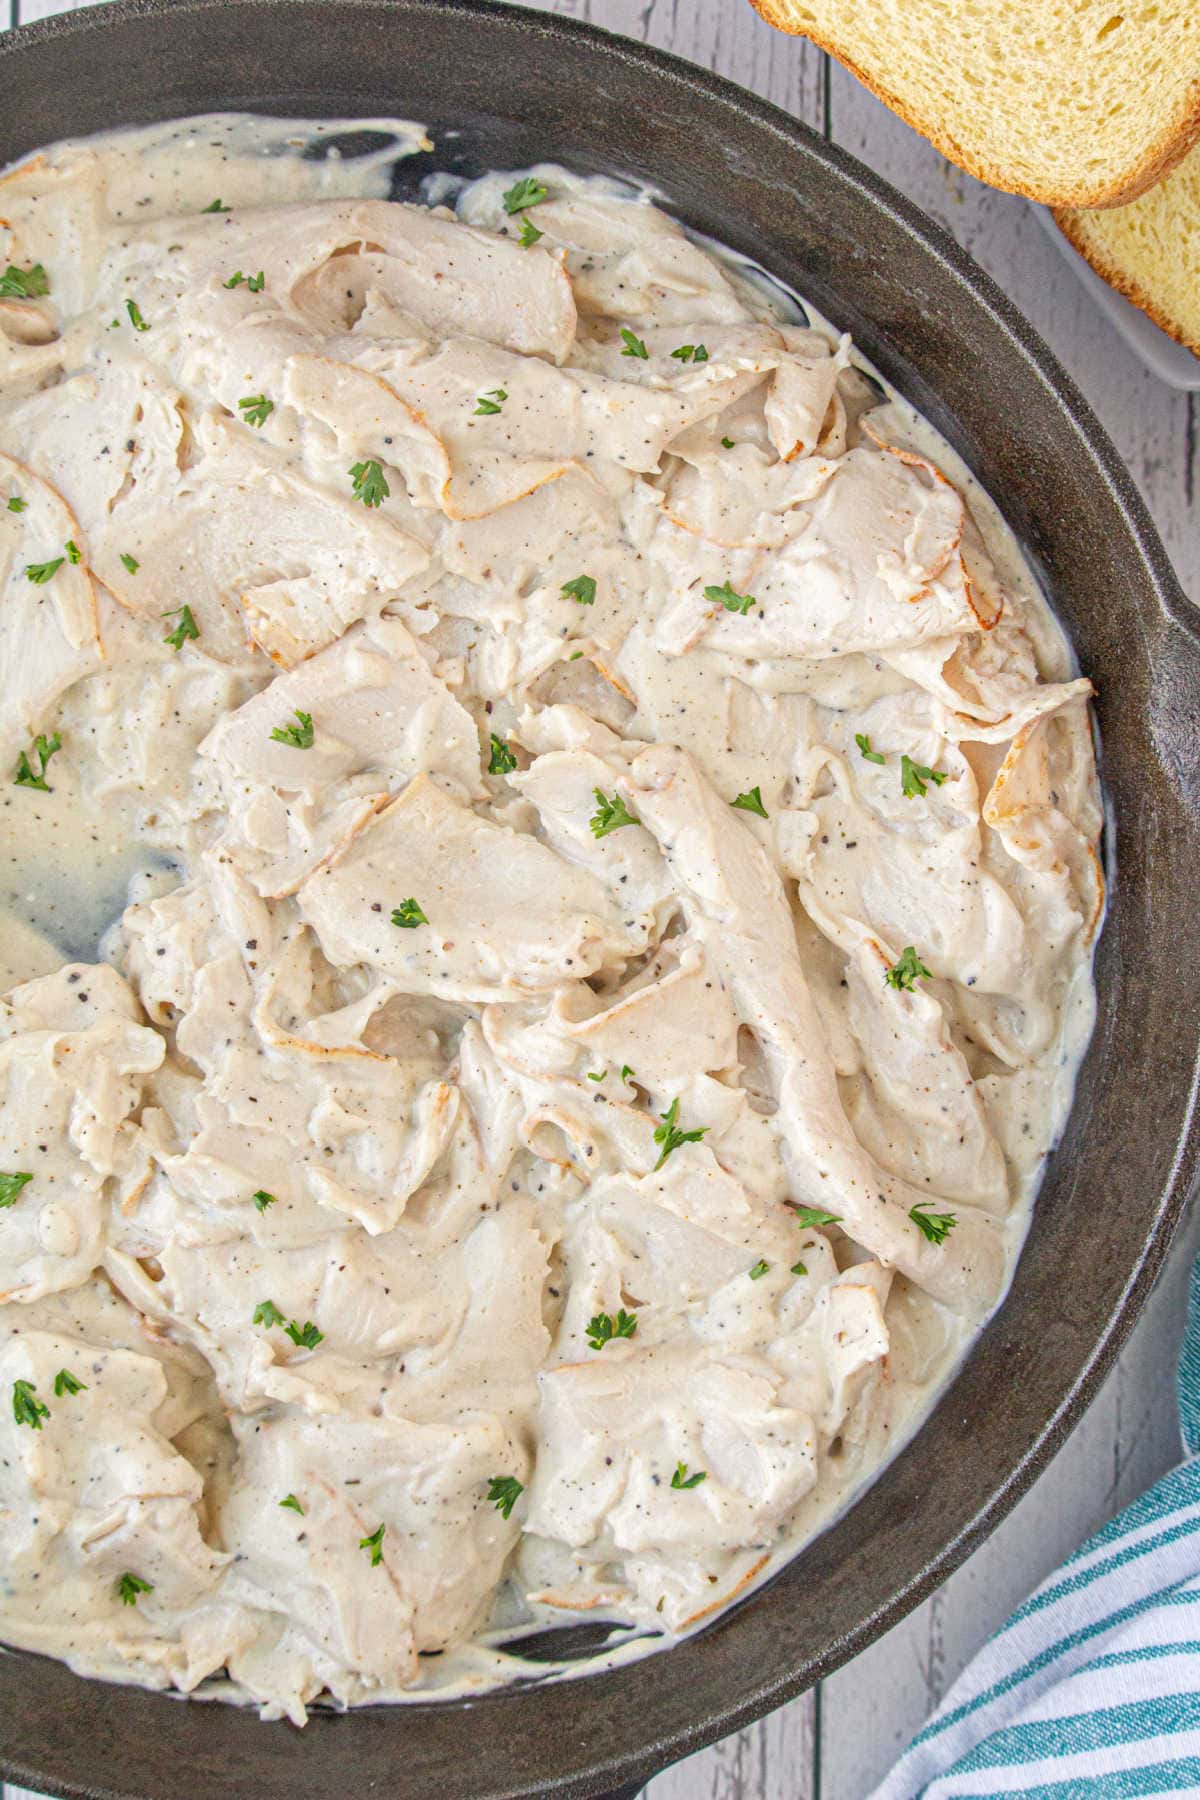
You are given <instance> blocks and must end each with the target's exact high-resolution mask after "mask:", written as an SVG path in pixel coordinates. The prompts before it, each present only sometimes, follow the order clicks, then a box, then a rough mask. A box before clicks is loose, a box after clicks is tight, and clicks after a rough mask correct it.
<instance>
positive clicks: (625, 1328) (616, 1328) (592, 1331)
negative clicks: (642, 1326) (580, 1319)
mask: <svg viewBox="0 0 1200 1800" xmlns="http://www.w3.org/2000/svg"><path fill="white" fill-rule="evenodd" d="M636 1330H637V1314H636V1313H629V1312H626V1311H625V1308H624V1307H622V1308H621V1309H620V1311H619V1312H618V1314H617V1316H616V1318H615V1319H614V1318H613V1317H612V1315H611V1314H610V1313H597V1314H596V1316H595V1318H594V1319H589V1320H588V1322H587V1341H588V1343H589V1344H590V1345H591V1347H592V1349H593V1350H603V1348H604V1346H605V1344H609V1343H611V1342H612V1340H613V1338H631V1337H632V1336H633V1334H634V1332H635V1331H636Z"/></svg>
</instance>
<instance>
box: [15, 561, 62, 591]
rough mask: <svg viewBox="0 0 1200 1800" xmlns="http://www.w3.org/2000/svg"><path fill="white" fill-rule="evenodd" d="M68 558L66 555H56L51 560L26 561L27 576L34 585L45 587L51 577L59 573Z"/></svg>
mask: <svg viewBox="0 0 1200 1800" xmlns="http://www.w3.org/2000/svg"><path fill="white" fill-rule="evenodd" d="M66 560H67V559H66V557H65V556H56V557H54V558H53V560H52V561H50V562H44V563H26V564H25V574H26V578H27V579H28V580H30V581H32V583H33V585H34V587H45V585H46V583H47V582H48V581H49V580H50V577H51V576H52V575H57V573H58V571H59V570H60V569H61V568H62V566H63V564H64V562H65V561H66Z"/></svg>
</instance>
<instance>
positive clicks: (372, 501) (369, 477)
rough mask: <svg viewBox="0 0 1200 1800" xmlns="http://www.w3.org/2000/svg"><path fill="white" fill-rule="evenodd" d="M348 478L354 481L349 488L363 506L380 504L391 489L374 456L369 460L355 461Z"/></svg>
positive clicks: (381, 466) (381, 465)
mask: <svg viewBox="0 0 1200 1800" xmlns="http://www.w3.org/2000/svg"><path fill="white" fill-rule="evenodd" d="M350 479H351V481H352V482H353V483H354V487H353V489H352V490H351V492H352V494H353V497H354V499H355V500H361V501H362V503H363V505H364V506H381V505H382V504H383V502H384V501H385V500H386V499H387V497H388V495H389V494H390V493H391V491H392V490H391V488H390V487H389V486H388V483H387V476H386V475H385V474H384V472H383V464H382V463H381V462H376V461H375V459H374V457H372V459H371V461H370V462H356V463H355V464H354V466H353V468H352V469H351V470H350Z"/></svg>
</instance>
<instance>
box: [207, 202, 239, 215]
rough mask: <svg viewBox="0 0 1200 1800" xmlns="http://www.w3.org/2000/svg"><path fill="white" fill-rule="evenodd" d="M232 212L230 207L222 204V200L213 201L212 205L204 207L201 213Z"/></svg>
mask: <svg viewBox="0 0 1200 1800" xmlns="http://www.w3.org/2000/svg"><path fill="white" fill-rule="evenodd" d="M231 210H232V209H231V208H230V207H228V206H225V205H224V204H223V203H222V202H221V201H220V200H213V201H212V202H211V203H210V204H209V205H208V206H205V207H202V208H201V211H202V212H206V213H210V212H230V211H231Z"/></svg>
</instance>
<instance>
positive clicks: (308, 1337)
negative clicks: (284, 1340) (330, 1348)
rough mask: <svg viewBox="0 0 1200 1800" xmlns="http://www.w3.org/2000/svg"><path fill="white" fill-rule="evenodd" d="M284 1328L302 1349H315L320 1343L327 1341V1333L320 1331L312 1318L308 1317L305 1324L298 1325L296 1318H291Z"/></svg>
mask: <svg viewBox="0 0 1200 1800" xmlns="http://www.w3.org/2000/svg"><path fill="white" fill-rule="evenodd" d="M283 1329H284V1330H285V1331H286V1333H287V1335H288V1336H289V1337H290V1338H291V1340H292V1342H293V1344H295V1345H296V1347H297V1348H298V1349H300V1350H315V1349H316V1347H317V1345H318V1344H321V1343H324V1341H325V1333H324V1332H323V1331H318V1330H317V1328H316V1326H315V1325H314V1324H313V1322H312V1320H311V1319H307V1320H306V1321H305V1322H304V1324H303V1325H297V1323H296V1321H295V1319H289V1320H288V1322H287V1324H286V1325H285V1326H284V1328H283Z"/></svg>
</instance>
